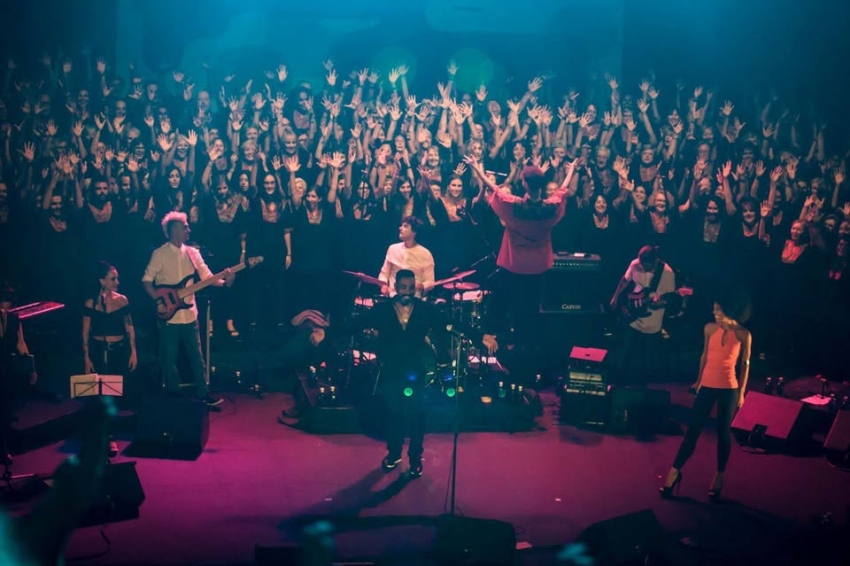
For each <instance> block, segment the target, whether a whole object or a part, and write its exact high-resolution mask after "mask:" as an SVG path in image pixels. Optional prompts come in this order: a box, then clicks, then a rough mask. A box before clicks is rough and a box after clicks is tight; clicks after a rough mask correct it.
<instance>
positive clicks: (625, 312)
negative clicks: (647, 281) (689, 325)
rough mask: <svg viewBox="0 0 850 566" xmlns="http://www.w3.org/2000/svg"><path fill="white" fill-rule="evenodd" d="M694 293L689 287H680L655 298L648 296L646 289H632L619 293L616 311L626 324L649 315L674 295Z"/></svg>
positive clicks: (686, 295)
mask: <svg viewBox="0 0 850 566" xmlns="http://www.w3.org/2000/svg"><path fill="white" fill-rule="evenodd" d="M693 294H694V290H693V289H692V288H691V287H680V288H678V289H676V290H675V291H673V292H672V293H664V294H663V295H659V296H658V298H657V299H653V298H651V297H650V296H649V290H648V289H641V290H640V291H633V292H631V293H623V294H622V295H620V301H619V305H618V311H619V315H620V318H621V319H622V320H623V322H625V323H626V324H628V323H630V322H634V321H635V320H638V319H640V318H644V317H647V316H650V315H651V314H652V311H655V310H658V309H663V308H664V307H666V306H667V301H668V300H669V299H672V298H674V297H682V298H683V299H684V298H685V297H690V296H692V295H693Z"/></svg>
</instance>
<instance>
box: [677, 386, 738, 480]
mask: <svg viewBox="0 0 850 566" xmlns="http://www.w3.org/2000/svg"><path fill="white" fill-rule="evenodd" d="M738 391H739V390H738V389H714V388H711V387H700V390H699V393H697V397H696V400H694V407H693V409H692V410H691V420H690V422H689V423H688V431H687V432H686V433H685V438H684V439H683V440H682V445H681V446H680V447H679V452H678V453H677V454H676V459H675V460H674V461H673V467H674V468H676V469H677V470H681V469H682V466H684V465H685V462H687V461H688V459H689V458H690V457H691V456H692V455H693V453H694V448H696V445H697V440H698V439H699V436H700V434H702V429H703V427H704V426H705V422H706V421H707V420H708V417H709V416H710V415H711V409H712V407H714V404H715V403H717V471H718V472H725V471H726V463H727V462H729V454H730V453H731V451H732V432H731V430H732V417H734V415H735V409H736V407H737V401H738V394H739V393H738Z"/></svg>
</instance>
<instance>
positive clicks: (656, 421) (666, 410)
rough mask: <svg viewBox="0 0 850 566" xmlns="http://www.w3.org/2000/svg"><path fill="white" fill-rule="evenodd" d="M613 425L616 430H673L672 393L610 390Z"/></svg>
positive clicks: (659, 390)
mask: <svg viewBox="0 0 850 566" xmlns="http://www.w3.org/2000/svg"><path fill="white" fill-rule="evenodd" d="M610 395H611V418H610V421H609V423H610V425H611V428H612V429H613V430H614V431H620V432H636V433H656V432H658V433H660V432H667V431H668V430H669V429H670V392H669V391H667V390H666V389H647V388H643V387H612V388H611V393H610Z"/></svg>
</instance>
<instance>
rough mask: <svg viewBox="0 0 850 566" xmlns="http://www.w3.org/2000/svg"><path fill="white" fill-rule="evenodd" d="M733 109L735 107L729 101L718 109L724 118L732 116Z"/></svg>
mask: <svg viewBox="0 0 850 566" xmlns="http://www.w3.org/2000/svg"><path fill="white" fill-rule="evenodd" d="M734 109H735V105H734V104H732V102H730V101H729V100H727V101H726V102H724V103H723V106H722V107H721V108H720V113H721V114H722V115H724V116H726V117H729V116H731V115H732V111H733V110H734Z"/></svg>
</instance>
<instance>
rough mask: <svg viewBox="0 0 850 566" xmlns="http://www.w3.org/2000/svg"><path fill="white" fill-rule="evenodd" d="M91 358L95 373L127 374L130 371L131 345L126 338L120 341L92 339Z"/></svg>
mask: <svg viewBox="0 0 850 566" xmlns="http://www.w3.org/2000/svg"><path fill="white" fill-rule="evenodd" d="M89 359H90V360H91V363H92V364H93V365H94V371H95V373H99V374H101V375H121V376H126V375H127V373H128V372H129V371H130V345H129V344H128V343H127V340H126V339H125V340H122V341H120V342H104V341H102V340H95V339H90V340H89Z"/></svg>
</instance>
